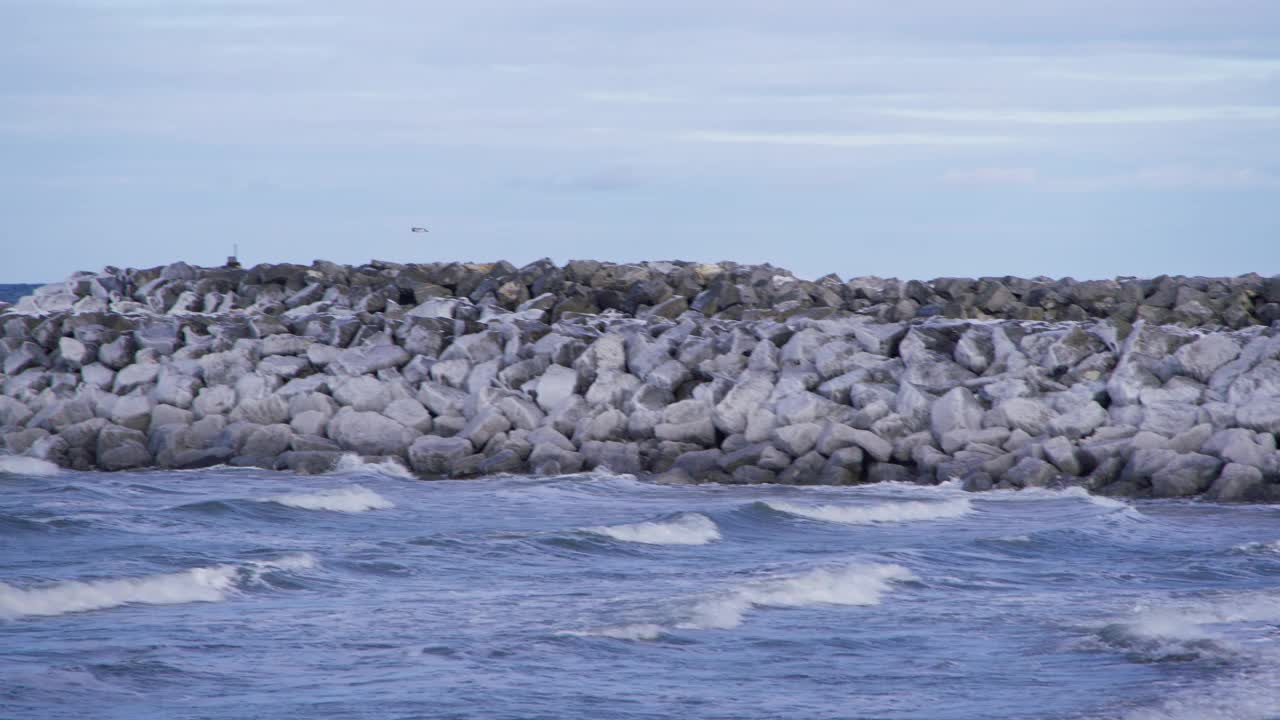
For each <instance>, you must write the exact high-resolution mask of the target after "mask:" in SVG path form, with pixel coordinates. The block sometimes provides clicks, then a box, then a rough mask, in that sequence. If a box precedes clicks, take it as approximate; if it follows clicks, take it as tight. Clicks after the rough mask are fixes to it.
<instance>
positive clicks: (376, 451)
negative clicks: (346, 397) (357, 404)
mask: <svg viewBox="0 0 1280 720" xmlns="http://www.w3.org/2000/svg"><path fill="white" fill-rule="evenodd" d="M326 431H327V434H328V436H329V438H330V439H331V440H333V441H334V442H336V443H338V445H339V446H340V447H342V448H343V449H344V450H351V451H353V452H356V453H358V454H360V455H394V456H403V455H404V454H405V452H406V451H407V450H408V449H409V446H410V444H411V443H413V442H414V439H415V438H416V437H417V433H416V432H414V431H413V430H411V429H409V428H407V427H405V426H404V425H401V424H400V423H398V422H396V421H395V420H392V419H390V418H388V417H386V416H385V415H381V414H379V413H376V412H362V411H359V410H352V409H351V408H343V409H342V410H339V411H338V414H337V415H334V416H333V419H331V420H330V421H329V424H328V426H327V428H326Z"/></svg>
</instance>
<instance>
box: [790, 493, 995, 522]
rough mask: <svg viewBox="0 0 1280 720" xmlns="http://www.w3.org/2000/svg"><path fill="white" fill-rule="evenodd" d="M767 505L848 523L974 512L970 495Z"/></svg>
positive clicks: (828, 520) (958, 515)
mask: <svg viewBox="0 0 1280 720" xmlns="http://www.w3.org/2000/svg"><path fill="white" fill-rule="evenodd" d="M765 504H766V505H768V506H769V507H771V508H773V509H774V510H777V511H779V512H784V513H788V514H790V515H799V516H800V517H806V518H810V519H812V520H823V521H826V522H835V523H845V524H848V525H867V524H872V523H895V522H913V521H917V520H942V519H946V518H955V517H960V516H961V515H967V514H969V513H970V512H972V511H973V505H972V504H971V503H970V502H969V499H968V498H957V499H955V500H944V501H942V502H918V501H908V502H889V503H879V504H876V505H796V504H794V503H789V502H781V501H777V500H771V501H768V502H766V503H765Z"/></svg>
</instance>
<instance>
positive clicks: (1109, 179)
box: [942, 165, 1280, 192]
mask: <svg viewBox="0 0 1280 720" xmlns="http://www.w3.org/2000/svg"><path fill="white" fill-rule="evenodd" d="M942 180H943V182H946V183H951V184H957V185H979V186H981V185H995V186H1034V187H1036V188H1038V189H1040V190H1045V191H1049V192H1102V191H1115V190H1244V189H1256V188H1266V187H1275V186H1277V184H1280V183H1278V182H1277V178H1276V177H1275V176H1274V175H1272V174H1270V173H1267V172H1265V171H1262V170H1258V169H1256V168H1231V167H1193V166H1178V165H1164V166H1153V167H1142V168H1137V169H1134V170H1129V171H1125V172H1119V173H1109V174H1095V175H1065V174H1050V173H1045V172H1044V171H1042V170H1039V169H1036V168H1029V167H982V168H970V169H957V170H949V171H947V172H946V173H944V174H943V175H942Z"/></svg>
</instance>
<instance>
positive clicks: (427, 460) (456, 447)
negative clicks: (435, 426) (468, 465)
mask: <svg viewBox="0 0 1280 720" xmlns="http://www.w3.org/2000/svg"><path fill="white" fill-rule="evenodd" d="M473 451H474V448H473V446H472V445H471V441H470V440H467V439H466V438H461V437H447V438H444V437H433V436H423V437H420V438H418V439H417V440H414V441H413V444H412V445H410V446H409V464H410V466H411V467H412V468H413V470H414V471H415V472H418V473H422V474H424V475H447V474H449V473H450V472H451V470H452V468H453V465H454V464H455V463H456V462H457V461H459V460H461V459H462V458H464V457H467V456H468V455H471V454H472V452H473Z"/></svg>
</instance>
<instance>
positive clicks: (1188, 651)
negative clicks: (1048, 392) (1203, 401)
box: [0, 456, 1280, 720]
mask: <svg viewBox="0 0 1280 720" xmlns="http://www.w3.org/2000/svg"><path fill="white" fill-rule="evenodd" d="M1278 581H1280V506H1273V505H1236V506H1224V505H1215V504H1212V503H1206V502H1194V501H1139V502H1124V501H1120V500H1114V499H1106V498H1099V497H1092V496H1089V495H1087V494H1086V493H1084V492H1083V491H1080V490H1078V489H1070V490H1025V491H1021V492H1014V491H992V492H986V493H976V494H973V493H967V492H965V491H964V490H962V489H961V488H960V487H959V486H958V485H957V484H955V483H948V484H943V485H940V486H917V485H908V484H882V485H864V486H851V487H803V486H780V485H778V486H773V485H756V486H727V485H726V486H721V485H694V486H666V485H658V484H654V483H650V482H646V481H645V480H643V479H640V478H636V477H632V476H629V475H614V474H608V473H594V474H593V473H588V474H579V475H568V476H563V477H527V476H510V477H495V478H491V479H481V480H465V481H461V480H459V481H453V480H441V481H422V480H416V479H413V478H412V477H411V476H410V475H409V473H407V472H406V471H405V470H404V469H403V468H402V467H400V466H399V465H396V464H394V463H391V462H385V463H381V464H371V463H368V462H363V461H361V460H360V459H358V458H356V457H355V456H350V457H347V458H344V460H343V462H342V463H341V464H340V465H339V467H338V469H337V470H336V471H335V472H333V473H332V474H329V475H322V476H298V475H293V474H287V473H278V472H267V471H262V470H257V469H240V468H213V469H207V470H199V471H185V472H166V471H148V472H124V473H88V472H72V471H66V470H60V469H58V468H56V467H55V466H53V465H51V464H48V463H45V462H43V461H39V460H32V459H27V458H18V457H6V458H0V717H3V718H23V719H27V718H76V719H78V720H83V719H85V718H121V719H123V718H131V719H136V718H210V719H212V718H228V719H229V718H236V719H243V718H299V719H302V718H306V719H307V720H314V719H315V718H378V719H380V720H383V719H392V718H484V719H496V718H513V719H514V718H521V719H524V718H547V719H548V720H551V719H555V720H565V719H575V718H582V719H591V720H598V719H600V718H620V719H637V720H638V719H641V718H645V719H657V718H804V719H814V718H885V719H890V718H903V719H905V718H921V719H924V718H928V719H931V720H945V719H949V718H954V719H957V720H959V719H966V720H967V719H971V718H983V719H990V718H1134V719H1142V720H1149V719H1150V720H1154V719H1156V718H1187V719H1195V720H1205V719H1217V718H1233V719H1234V718H1259V719H1261V718H1277V717H1280V586H1278Z"/></svg>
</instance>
